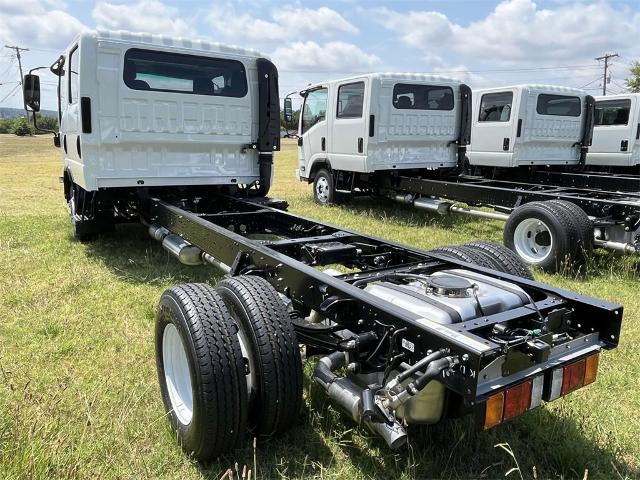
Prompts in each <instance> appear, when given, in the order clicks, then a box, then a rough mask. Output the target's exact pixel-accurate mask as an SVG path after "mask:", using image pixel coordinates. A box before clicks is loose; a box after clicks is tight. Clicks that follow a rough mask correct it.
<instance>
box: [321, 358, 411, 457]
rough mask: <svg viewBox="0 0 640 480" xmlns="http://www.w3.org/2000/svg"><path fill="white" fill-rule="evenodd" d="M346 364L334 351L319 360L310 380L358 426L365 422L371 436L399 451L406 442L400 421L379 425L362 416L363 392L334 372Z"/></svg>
mask: <svg viewBox="0 0 640 480" xmlns="http://www.w3.org/2000/svg"><path fill="white" fill-rule="evenodd" d="M345 364H346V357H345V354H344V352H334V353H332V354H330V355H327V356H326V357H322V358H321V359H320V360H319V361H318V364H317V365H316V369H315V371H314V375H313V378H314V380H315V381H316V382H317V383H318V384H320V385H321V386H322V387H323V388H324V389H325V391H326V392H327V395H328V397H329V398H330V399H331V400H332V401H333V402H335V403H336V404H337V405H338V406H339V407H340V408H341V409H342V410H343V411H344V412H345V413H347V414H348V415H349V416H351V418H353V419H354V420H355V421H356V422H357V423H364V424H365V425H366V426H367V427H368V428H369V430H371V431H372V432H373V433H375V434H378V435H380V436H381V437H382V438H384V440H385V442H387V445H389V447H391V448H393V449H395V448H399V447H401V446H402V445H404V444H405V443H406V442H407V432H406V430H405V429H404V427H403V426H402V425H400V423H399V422H397V421H393V422H380V421H376V420H374V419H371V418H369V417H364V416H363V415H362V408H361V403H362V394H363V391H364V389H362V388H361V387H359V386H358V385H356V384H355V383H354V382H353V381H351V380H349V379H348V378H345V377H338V376H337V375H336V374H335V373H334V371H335V370H337V369H338V368H340V367H343V366H344V365H345Z"/></svg>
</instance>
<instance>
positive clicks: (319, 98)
mask: <svg viewBox="0 0 640 480" xmlns="http://www.w3.org/2000/svg"><path fill="white" fill-rule="evenodd" d="M327 97H328V95H327V89H326V88H318V89H316V90H312V91H310V92H309V93H307V96H306V98H305V99H304V106H303V107H302V132H301V133H305V132H306V131H307V130H309V129H310V128H311V127H313V126H314V125H315V124H316V123H319V122H322V121H324V120H325V118H327Z"/></svg>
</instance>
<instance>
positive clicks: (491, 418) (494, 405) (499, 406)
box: [484, 392, 504, 430]
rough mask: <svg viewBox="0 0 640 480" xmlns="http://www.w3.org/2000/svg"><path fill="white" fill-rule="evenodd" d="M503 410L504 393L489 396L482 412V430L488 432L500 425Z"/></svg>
mask: <svg viewBox="0 0 640 480" xmlns="http://www.w3.org/2000/svg"><path fill="white" fill-rule="evenodd" d="M503 409H504V392H500V393H496V394H495V395H491V396H490V397H489V398H488V399H487V403H486V405H485V409H484V410H485V412H484V429H485V430H489V429H490V428H493V427H495V426H496V425H498V424H500V423H502V410H503Z"/></svg>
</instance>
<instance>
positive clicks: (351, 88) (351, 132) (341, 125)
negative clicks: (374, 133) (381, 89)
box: [329, 79, 370, 172]
mask: <svg viewBox="0 0 640 480" xmlns="http://www.w3.org/2000/svg"><path fill="white" fill-rule="evenodd" d="M369 88H370V87H369V81H368V79H362V80H356V81H353V80H351V81H347V82H344V83H338V84H337V85H336V90H335V92H334V93H332V99H334V101H335V104H334V105H333V107H334V108H333V126H332V128H331V132H332V135H331V138H330V139H329V141H330V145H331V146H330V150H329V160H330V162H331V167H332V168H333V169H334V170H345V171H349V172H364V171H365V155H366V151H365V150H366V138H367V136H366V135H365V133H366V122H365V119H366V117H367V111H368V108H367V105H368V103H369V102H365V99H367V98H369V97H368V90H369Z"/></svg>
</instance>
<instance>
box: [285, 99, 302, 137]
mask: <svg viewBox="0 0 640 480" xmlns="http://www.w3.org/2000/svg"><path fill="white" fill-rule="evenodd" d="M296 93H298V92H291V93H288V94H287V95H286V96H285V97H284V98H285V100H286V99H287V98H289V97H290V96H291V95H295V94H296ZM291 121H293V105H292V106H291ZM284 129H285V130H286V132H287V138H300V137H299V135H298V133H297V132H296V133H290V132H289V122H288V121H287V118H286V114H285V119H284Z"/></svg>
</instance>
